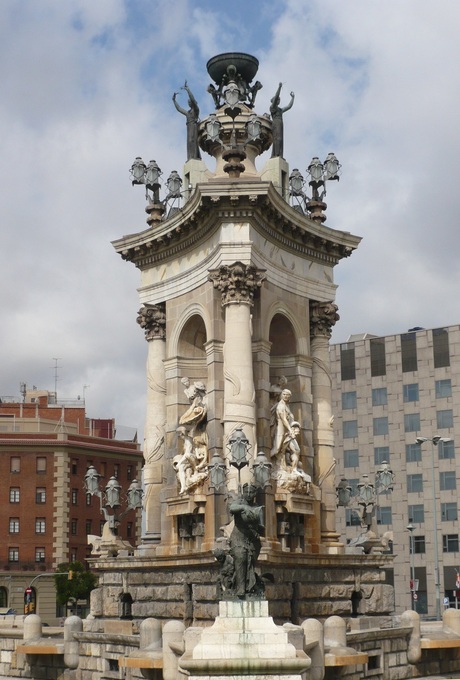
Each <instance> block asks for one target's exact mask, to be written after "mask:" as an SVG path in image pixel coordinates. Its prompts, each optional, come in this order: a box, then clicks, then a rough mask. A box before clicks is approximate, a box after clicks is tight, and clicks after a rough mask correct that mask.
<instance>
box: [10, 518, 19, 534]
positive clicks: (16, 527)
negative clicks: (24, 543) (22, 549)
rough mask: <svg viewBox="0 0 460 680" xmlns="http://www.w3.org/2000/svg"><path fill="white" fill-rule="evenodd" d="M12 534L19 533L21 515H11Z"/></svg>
mask: <svg viewBox="0 0 460 680" xmlns="http://www.w3.org/2000/svg"><path fill="white" fill-rule="evenodd" d="M10 534H19V517H10Z"/></svg>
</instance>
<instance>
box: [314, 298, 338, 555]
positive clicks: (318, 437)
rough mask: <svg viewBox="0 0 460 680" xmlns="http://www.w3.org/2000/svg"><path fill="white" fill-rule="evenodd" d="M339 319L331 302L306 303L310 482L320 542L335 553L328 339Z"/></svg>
mask: <svg viewBox="0 0 460 680" xmlns="http://www.w3.org/2000/svg"><path fill="white" fill-rule="evenodd" d="M338 319H339V315H338V314H337V305H335V304H334V303H333V302H315V301H311V302H310V342H311V356H312V361H313V367H312V397H313V450H314V463H315V465H314V467H315V475H314V483H315V484H317V485H318V486H319V487H320V488H321V543H322V544H323V545H325V546H326V548H328V549H329V551H335V550H336V548H337V547H338V546H339V545H341V544H340V543H339V542H338V538H339V534H338V533H337V531H336V528H335V509H336V493H335V474H334V467H335V461H334V430H333V418H332V405H331V404H332V380H331V370H330V363H329V339H330V337H331V331H332V327H333V326H334V324H335V323H336V321H337V320H338Z"/></svg>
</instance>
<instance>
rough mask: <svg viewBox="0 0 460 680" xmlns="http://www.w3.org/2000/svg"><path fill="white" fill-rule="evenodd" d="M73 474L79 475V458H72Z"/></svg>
mask: <svg viewBox="0 0 460 680" xmlns="http://www.w3.org/2000/svg"><path fill="white" fill-rule="evenodd" d="M71 467H72V474H73V475H76V474H78V459H77V458H72V466H71Z"/></svg>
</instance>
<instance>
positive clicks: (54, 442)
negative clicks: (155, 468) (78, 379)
mask: <svg viewBox="0 0 460 680" xmlns="http://www.w3.org/2000/svg"><path fill="white" fill-rule="evenodd" d="M142 462H143V457H142V453H141V451H140V449H139V445H138V444H137V442H136V437H135V433H134V431H132V434H131V440H130V441H129V440H128V441H126V440H122V439H117V433H116V427H115V421H114V420H113V419H91V418H88V417H87V416H86V413H85V405H84V403H83V402H82V401H79V400H75V401H70V400H65V401H62V400H60V401H58V400H57V399H56V395H55V393H50V392H45V391H37V390H34V391H27V392H25V394H24V400H23V401H22V402H18V401H16V400H14V399H11V398H8V397H6V398H5V397H3V398H1V400H0V478H1V479H2V480H3V483H2V484H1V485H0V533H1V535H2V536H3V537H4V539H3V542H2V543H1V544H0V607H11V608H13V609H15V610H16V611H17V612H18V613H22V610H23V597H24V589H25V588H26V587H28V586H29V585H30V584H31V582H32V581H34V585H33V588H34V590H33V595H34V597H35V601H36V612H37V613H39V614H40V615H41V616H42V618H43V620H44V621H45V622H47V623H53V622H54V621H55V620H56V617H57V614H58V612H56V602H55V594H54V579H53V578H52V576H51V575H49V576H48V574H51V573H52V572H54V570H55V569H56V567H57V566H58V564H60V563H63V562H72V561H75V560H79V561H81V562H85V560H86V558H87V557H88V556H89V554H90V551H91V547H90V546H88V545H87V535H88V534H96V535H100V534H101V530H102V526H103V524H104V516H103V514H102V513H101V509H100V501H99V498H98V497H97V496H90V495H87V494H86V492H85V488H84V477H85V474H86V471H87V469H88V467H89V466H90V465H94V467H95V468H96V470H97V471H98V472H99V474H101V475H102V478H101V480H100V483H101V488H102V489H104V487H105V485H106V484H107V482H108V481H109V479H110V477H112V476H115V477H116V478H117V479H118V481H119V483H120V485H121V486H122V489H123V491H124V492H125V491H126V490H127V488H128V487H129V485H130V483H131V481H132V480H134V479H138V480H140V478H141V477H140V475H141V467H142ZM139 514H140V513H135V512H133V511H131V512H129V513H127V514H126V515H125V516H124V517H123V519H122V521H121V525H120V527H119V534H120V535H121V536H122V537H123V538H124V539H127V540H128V541H129V542H131V543H132V544H133V545H136V544H137V542H138V539H139V536H140V516H139ZM36 577H39V578H36ZM34 579H35V580H34Z"/></svg>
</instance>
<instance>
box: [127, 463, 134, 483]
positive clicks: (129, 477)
mask: <svg viewBox="0 0 460 680" xmlns="http://www.w3.org/2000/svg"><path fill="white" fill-rule="evenodd" d="M132 478H133V466H132V465H128V467H127V468H126V479H127V480H128V482H130V481H131V480H132Z"/></svg>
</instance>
